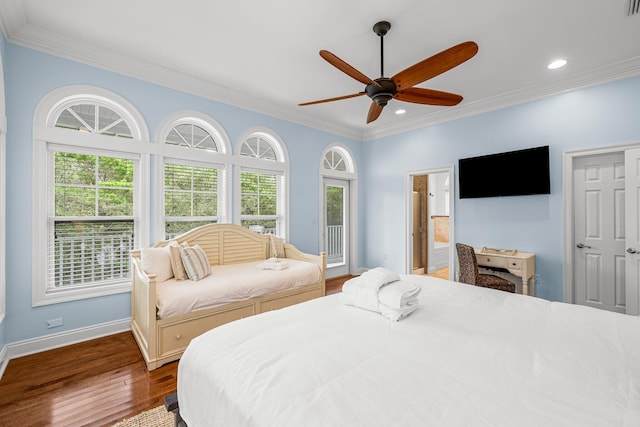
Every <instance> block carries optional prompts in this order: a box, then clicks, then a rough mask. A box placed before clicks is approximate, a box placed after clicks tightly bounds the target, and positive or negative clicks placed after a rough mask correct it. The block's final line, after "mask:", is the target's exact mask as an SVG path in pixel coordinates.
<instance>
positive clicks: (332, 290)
mask: <svg viewBox="0 0 640 427" xmlns="http://www.w3.org/2000/svg"><path fill="white" fill-rule="evenodd" d="M352 277H355V276H352V275H346V276H340V277H334V278H332V279H327V286H326V294H327V295H331V294H337V293H338V292H340V291H342V285H343V284H344V282H346V281H347V280H349V279H351V278H352Z"/></svg>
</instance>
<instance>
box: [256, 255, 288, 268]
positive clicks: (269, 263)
mask: <svg viewBox="0 0 640 427" xmlns="http://www.w3.org/2000/svg"><path fill="white" fill-rule="evenodd" d="M256 268H257V269H259V270H285V269H287V268H289V264H288V263H287V262H286V261H285V260H283V259H281V258H269V259H268V260H265V261H263V262H261V263H259V264H257V265H256Z"/></svg>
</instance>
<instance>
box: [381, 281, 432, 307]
mask: <svg viewBox="0 0 640 427" xmlns="http://www.w3.org/2000/svg"><path fill="white" fill-rule="evenodd" d="M421 290H422V287H421V286H420V285H416V284H415V283H411V282H405V281H402V280H399V281H397V282H393V283H389V284H387V285H385V286H383V287H382V288H380V291H379V292H378V301H380V304H384V305H386V306H388V307H390V308H395V309H403V308H406V307H409V306H411V305H413V304H415V303H416V302H417V300H418V295H419V294H420V291H421Z"/></svg>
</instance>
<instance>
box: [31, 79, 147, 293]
mask: <svg viewBox="0 0 640 427" xmlns="http://www.w3.org/2000/svg"><path fill="white" fill-rule="evenodd" d="M83 88H84V87H83ZM73 89H74V88H65V89H63V90H61V91H58V92H56V93H53V94H50V95H49V97H47V98H45V100H44V101H43V102H41V104H40V106H39V109H43V110H44V111H39V112H37V113H36V126H35V128H34V136H35V147H34V199H33V200H34V237H33V251H34V269H33V272H34V281H33V282H34V288H33V304H34V305H43V304H50V303H55V302H62V301H69V300H75V299H81V298H88V297H93V296H100V295H107V294H112V293H119V292H125V291H128V290H129V287H130V281H131V280H130V262H129V251H130V250H132V249H134V248H136V247H139V246H140V245H141V244H146V233H145V232H144V230H143V228H142V227H141V224H140V218H141V217H142V210H143V205H144V204H143V203H142V200H144V198H145V197H144V194H145V189H144V185H143V183H142V180H143V179H142V177H143V176H144V175H145V173H144V172H143V170H144V169H146V167H145V164H146V163H147V162H148V160H147V156H146V155H144V154H143V153H141V152H140V151H143V150H140V148H141V147H140V144H141V142H140V141H139V140H140V139H142V138H143V137H144V135H145V133H144V132H143V131H140V129H141V128H142V127H141V124H140V123H138V122H139V121H141V118H140V117H139V115H137V114H136V113H135V112H134V113H131V112H130V110H131V109H133V107H132V106H128V107H126V106H123V105H122V104H120V103H119V102H118V100H119V99H118V97H117V96H116V95H115V94H108V95H111V96H112V98H111V99H108V98H106V97H105V96H104V94H103V93H101V94H100V96H90V95H86V94H83V95H78V96H74V95H70V96H68V97H63V98H62V100H58V102H56V100H57V99H56V98H57V96H56V95H58V96H59V95H61V94H65V93H67V92H72V93H73ZM96 90H97V89H96ZM113 98H115V99H116V100H113ZM120 102H122V103H126V101H125V100H120ZM43 115H46V117H47V118H46V119H43V120H44V122H45V123H44V126H42V125H39V124H38V120H37V119H38V117H41V116H43ZM141 236H142V237H141Z"/></svg>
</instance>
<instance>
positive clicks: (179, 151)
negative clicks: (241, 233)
mask: <svg viewBox="0 0 640 427" xmlns="http://www.w3.org/2000/svg"><path fill="white" fill-rule="evenodd" d="M182 124H189V125H196V126H199V127H201V128H202V129H204V130H206V131H207V132H208V133H209V134H210V135H211V136H212V137H213V139H214V141H215V143H216V147H217V151H216V152H214V151H209V150H200V149H190V148H187V147H179V146H174V145H171V144H165V143H164V141H165V139H166V137H167V135H168V134H169V132H171V130H172V129H173V128H174V127H176V126H178V125H182ZM154 145H155V148H154V152H155V153H157V155H156V156H155V161H154V165H155V171H156V173H155V175H156V180H155V181H156V182H157V183H158V185H157V186H156V188H157V190H156V194H155V201H156V202H155V205H154V213H155V224H156V226H155V229H154V236H153V237H154V241H157V240H164V239H165V225H164V224H165V215H164V165H165V162H169V163H180V164H185V165H190V166H199V167H213V168H216V169H218V207H217V211H218V215H217V222H218V223H226V222H229V218H231V214H230V209H231V201H230V197H231V182H230V180H229V171H230V170H231V163H232V155H231V144H230V143H229V137H228V136H227V133H226V132H225V130H224V128H223V127H222V126H221V125H220V124H219V123H218V122H217V121H216V120H214V119H213V118H212V117H209V116H208V115H206V114H203V113H200V112H198V111H190V110H188V111H180V112H178V113H175V114H172V115H171V116H169V117H167V118H166V119H165V120H164V121H163V122H162V124H161V125H160V128H159V129H158V133H157V136H156V144H154ZM189 219H190V220H193V221H198V220H199V217H190V218H189Z"/></svg>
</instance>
